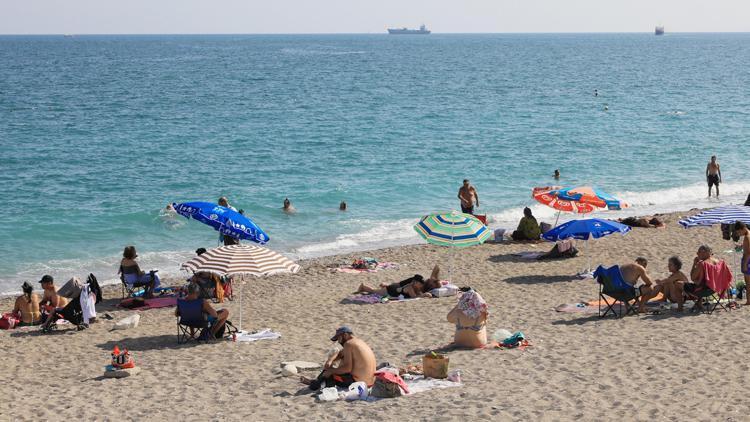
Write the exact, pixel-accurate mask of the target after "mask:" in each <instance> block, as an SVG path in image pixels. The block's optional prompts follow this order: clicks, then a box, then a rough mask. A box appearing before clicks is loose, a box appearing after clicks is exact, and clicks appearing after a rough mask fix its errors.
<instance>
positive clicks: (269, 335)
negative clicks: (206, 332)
mask: <svg viewBox="0 0 750 422" xmlns="http://www.w3.org/2000/svg"><path fill="white" fill-rule="evenodd" d="M277 338H281V334H279V333H277V332H274V331H271V329H270V328H266V329H263V330H260V331H258V332H257V333H248V332H246V331H240V332H238V333H237V337H236V338H235V339H233V338H229V341H237V342H243V343H250V342H253V341H258V340H276V339H277Z"/></svg>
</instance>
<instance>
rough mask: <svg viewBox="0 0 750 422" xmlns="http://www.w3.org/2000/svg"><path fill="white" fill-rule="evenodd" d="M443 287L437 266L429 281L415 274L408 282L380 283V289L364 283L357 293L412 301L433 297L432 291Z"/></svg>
mask: <svg viewBox="0 0 750 422" xmlns="http://www.w3.org/2000/svg"><path fill="white" fill-rule="evenodd" d="M441 286H442V285H441V284H440V267H438V266H437V265H435V268H433V269H432V274H431V275H430V278H428V279H427V280H425V279H424V278H423V277H422V276H421V275H419V274H415V275H414V277H410V278H407V279H406V280H403V281H399V282H397V283H391V284H385V283H380V287H379V288H377V289H375V288H372V287H369V286H366V285H365V284H364V283H362V284H360V285H359V288H358V289H357V291H356V292H355V293H369V294H375V295H378V296H381V297H385V296H390V297H399V296H402V295H403V297H404V298H405V299H412V298H417V297H432V295H431V294H430V291H432V290H433V289H437V288H439V287H441Z"/></svg>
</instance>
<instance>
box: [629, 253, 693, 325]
mask: <svg viewBox="0 0 750 422" xmlns="http://www.w3.org/2000/svg"><path fill="white" fill-rule="evenodd" d="M667 269H668V270H669V273H670V274H669V277H667V278H665V279H662V280H656V281H655V283H656V286H654V288H653V289H651V291H650V292H649V293H648V294H644V295H643V296H642V298H641V301H643V302H644V303H646V302H648V301H649V300H650V299H653V298H654V297H656V295H658V294H659V293H662V294H664V296H665V297H666V298H667V300H669V301H670V302H672V303H676V304H677V310H678V311H680V312H682V305H683V304H684V303H685V295H684V289H683V285H684V284H685V283H687V282H688V278H687V276H686V275H685V273H683V272H682V271H681V270H682V260H681V259H680V258H678V257H676V256H673V257H671V258H669V259H668V260H667Z"/></svg>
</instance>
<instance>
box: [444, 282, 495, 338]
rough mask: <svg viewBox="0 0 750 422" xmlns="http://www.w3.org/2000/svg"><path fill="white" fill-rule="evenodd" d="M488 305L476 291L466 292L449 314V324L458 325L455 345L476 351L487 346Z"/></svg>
mask: <svg viewBox="0 0 750 422" xmlns="http://www.w3.org/2000/svg"><path fill="white" fill-rule="evenodd" d="M487 317H489V310H488V308H487V303H486V302H485V301H484V299H482V296H480V295H479V293H477V292H476V291H474V290H469V291H466V292H464V293H463V294H462V295H461V297H460V298H459V299H458V304H456V306H455V307H453V309H452V310H451V311H450V312H449V313H448V317H447V319H448V322H450V323H453V324H455V325H456V333H455V335H454V337H453V345H454V346H458V347H468V348H471V349H476V348H480V347H484V345H485V344H487Z"/></svg>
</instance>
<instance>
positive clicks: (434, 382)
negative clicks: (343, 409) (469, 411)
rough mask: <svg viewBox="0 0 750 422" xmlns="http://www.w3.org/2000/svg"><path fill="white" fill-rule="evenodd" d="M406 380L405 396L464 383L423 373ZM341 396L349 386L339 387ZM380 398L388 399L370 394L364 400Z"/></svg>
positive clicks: (347, 390)
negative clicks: (406, 389)
mask: <svg viewBox="0 0 750 422" xmlns="http://www.w3.org/2000/svg"><path fill="white" fill-rule="evenodd" d="M404 382H405V383H406V386H407V387H408V389H409V393H408V394H407V393H404V396H413V395H414V394H419V393H424V392H425V391H430V390H436V389H442V388H453V387H462V386H463V384H462V383H460V382H453V381H449V380H447V379H435V378H425V377H424V376H423V375H411V376H408V377H407V378H404ZM337 391H338V392H339V397H342V396H345V395H346V393H348V392H349V389H348V388H340V387H339V388H337ZM380 400H388V399H386V398H380V397H372V396H368V397H367V398H366V399H365V400H364V401H367V402H375V401H380Z"/></svg>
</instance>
